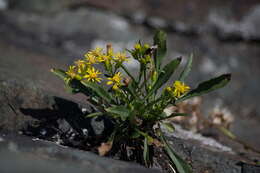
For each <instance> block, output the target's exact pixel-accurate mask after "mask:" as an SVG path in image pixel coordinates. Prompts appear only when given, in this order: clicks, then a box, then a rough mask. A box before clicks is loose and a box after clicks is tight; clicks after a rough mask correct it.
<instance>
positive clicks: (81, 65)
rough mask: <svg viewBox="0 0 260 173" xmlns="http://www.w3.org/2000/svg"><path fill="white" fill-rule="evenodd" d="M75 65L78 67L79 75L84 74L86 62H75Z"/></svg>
mask: <svg viewBox="0 0 260 173" xmlns="http://www.w3.org/2000/svg"><path fill="white" fill-rule="evenodd" d="M75 64H76V65H77V66H78V73H79V74H83V73H84V72H85V71H86V70H85V69H86V62H85V61H83V60H77V61H75Z"/></svg>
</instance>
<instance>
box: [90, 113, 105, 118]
mask: <svg viewBox="0 0 260 173" xmlns="http://www.w3.org/2000/svg"><path fill="white" fill-rule="evenodd" d="M103 114H104V113H102V112H94V113H90V114H88V115H86V118H93V117H96V116H101V115H103Z"/></svg>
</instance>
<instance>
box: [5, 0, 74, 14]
mask: <svg viewBox="0 0 260 173" xmlns="http://www.w3.org/2000/svg"><path fill="white" fill-rule="evenodd" d="M10 4H11V7H12V8H13V9H19V10H23V11H27V12H41V13H42V12H44V13H49V12H52V13H53V12H57V11H60V10H63V9H65V8H66V7H68V6H69V4H70V0H59V1H57V0H44V1H43V0H23V1H19V0H10Z"/></svg>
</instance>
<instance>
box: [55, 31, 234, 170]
mask: <svg viewBox="0 0 260 173" xmlns="http://www.w3.org/2000/svg"><path fill="white" fill-rule="evenodd" d="M166 51H167V48H166V33H164V32H163V31H157V32H156V34H155V36H154V43H153V45H149V44H143V43H141V42H140V41H139V42H138V43H136V44H135V45H134V46H133V48H132V49H131V50H126V51H123V52H114V50H113V47H112V45H107V47H106V49H102V48H99V47H98V48H95V49H94V50H91V51H89V52H87V53H86V54H85V57H84V58H83V59H80V60H78V61H76V62H75V63H74V64H73V65H71V66H69V68H68V69H67V70H66V71H64V70H61V69H52V72H53V73H54V74H56V75H57V76H59V77H61V78H62V79H63V80H64V82H65V86H66V88H67V89H69V90H70V91H71V92H72V93H83V94H85V95H86V96H87V97H86V98H87V100H88V102H89V103H91V104H92V106H94V107H95V108H96V110H98V111H97V112H93V113H91V114H88V115H86V117H87V118H91V117H95V116H107V117H108V118H109V119H110V120H111V122H112V123H113V124H114V127H113V132H112V133H111V135H110V136H108V137H107V140H106V141H104V143H103V144H102V145H101V147H102V146H103V148H101V149H100V154H101V155H106V154H108V153H109V152H111V151H112V150H121V153H122V154H124V152H125V153H126V151H127V148H128V149H129V148H130V149H131V150H132V153H133V154H132V156H131V159H129V160H136V161H137V162H139V163H141V164H143V165H145V166H147V167H150V166H152V164H153V157H154V149H155V148H156V147H159V148H163V151H164V152H165V153H166V154H167V155H168V157H169V159H170V163H171V164H172V167H174V168H175V169H176V170H177V171H178V172H180V173H187V172H191V170H192V169H191V167H190V165H189V164H187V163H186V162H185V161H184V160H183V159H181V158H180V157H179V156H178V155H177V154H176V153H175V151H174V149H173V148H171V146H170V145H169V143H168V142H167V140H166V137H165V136H164V133H163V131H162V128H161V127H162V126H164V127H166V129H168V130H169V131H170V132H172V131H173V130H174V127H173V125H172V124H171V123H168V122H166V121H165V120H166V119H169V118H172V117H175V116H186V115H187V114H185V113H179V112H174V113H172V114H170V115H168V114H166V113H165V112H164V110H165V109H166V108H167V107H168V106H174V105H176V104H178V103H179V102H182V101H184V100H186V99H189V98H192V97H195V96H199V95H202V94H205V93H208V92H211V91H213V90H216V89H219V88H221V87H224V86H225V85H226V84H227V83H228V82H229V81H230V78H231V75H230V74H223V75H221V76H219V77H216V78H213V79H210V80H207V81H204V82H202V83H200V84H199V85H198V86H197V87H196V88H194V89H193V88H192V87H190V86H188V85H187V84H185V79H186V77H187V76H188V74H189V72H190V70H191V66H192V61H193V58H192V56H190V58H189V59H188V61H187V63H186V66H185V67H184V69H183V70H182V71H181V73H180V75H179V77H178V78H177V79H176V80H175V81H174V82H173V83H172V84H171V85H169V86H164V84H166V83H167V82H168V81H169V79H170V78H171V76H172V75H173V73H174V72H175V71H176V69H177V68H178V67H179V65H180V63H181V60H182V58H181V57H179V58H176V59H173V60H171V61H170V62H169V63H168V64H166V65H165V66H163V67H162V62H163V59H164V57H165V55H166ZM131 57H132V58H133V59H135V60H137V61H138V62H139V66H140V68H139V73H138V75H136V76H134V75H133V74H132V73H131V72H130V71H129V70H128V69H127V66H126V63H127V62H128V61H130V60H131ZM104 146H105V147H104ZM140 156H142V157H140ZM126 157H127V156H126Z"/></svg>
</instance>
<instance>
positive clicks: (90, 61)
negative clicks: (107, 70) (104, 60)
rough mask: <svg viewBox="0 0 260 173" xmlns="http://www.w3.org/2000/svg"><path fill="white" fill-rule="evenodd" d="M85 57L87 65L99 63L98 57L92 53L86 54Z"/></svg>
mask: <svg viewBox="0 0 260 173" xmlns="http://www.w3.org/2000/svg"><path fill="white" fill-rule="evenodd" d="M85 58H86V60H87V62H86V64H88V65H92V64H98V63H99V59H98V58H97V57H96V56H94V55H92V54H86V55H85Z"/></svg>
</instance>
